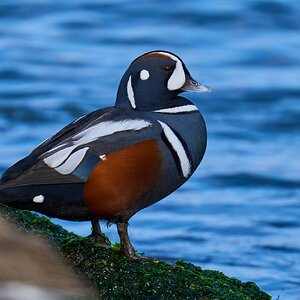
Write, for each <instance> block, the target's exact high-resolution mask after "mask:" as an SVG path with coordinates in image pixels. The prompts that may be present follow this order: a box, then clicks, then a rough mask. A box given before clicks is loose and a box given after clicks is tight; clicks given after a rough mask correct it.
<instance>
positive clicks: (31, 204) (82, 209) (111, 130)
mask: <svg viewBox="0 0 300 300" xmlns="http://www.w3.org/2000/svg"><path fill="white" fill-rule="evenodd" d="M185 91H191V92H209V91H210V89H209V88H208V87H207V86H205V85H202V84H199V83H198V82H197V81H196V80H194V79H193V78H192V77H191V75H190V73H189V71H188V70H187V68H186V66H185V64H184V63H183V61H182V60H181V59H180V58H179V57H178V56H177V55H175V54H173V53H170V52H167V51H152V52H148V53H145V54H143V55H141V56H139V57H138V58H137V59H135V60H134V61H133V62H132V63H131V65H130V66H129V68H128V70H127V71H126V72H125V74H124V76H123V78H122V79H121V82H120V85H119V89H118V93H117V98H116V102H115V106H112V107H106V108H102V109H99V110H96V111H94V112H91V113H89V114H88V115H86V116H83V117H81V118H79V119H78V120H76V121H74V122H72V123H71V124H69V125H67V126H66V127H65V128H63V129H62V130H61V131H59V132H58V133H57V134H55V135H54V136H52V137H51V138H49V139H47V140H46V141H44V142H43V143H42V144H40V145H39V146H38V147H37V148H35V149H34V150H33V151H32V152H31V153H30V154H29V155H28V156H27V157H25V158H23V159H22V160H20V161H19V162H17V163H16V164H15V165H13V166H12V167H11V168H9V169H8V170H7V171H6V172H5V173H4V175H3V176H2V178H1V180H0V203H4V204H6V205H9V206H11V207H15V208H20V209H26V210H32V211H36V212H40V213H42V214H45V215H48V216H50V217H55V218H60V219H64V220H72V221H84V220H90V221H91V222H92V234H93V236H94V237H96V238H97V240H98V241H99V242H100V243H103V244H104V243H105V241H104V239H103V238H102V235H101V229H100V225H99V220H106V221H108V222H110V223H116V225H117V229H118V233H119V236H120V242H121V250H122V252H123V253H124V255H126V256H127V257H129V258H132V259H136V258H138V256H137V255H136V252H135V250H134V248H133V246H132V244H131V242H130V240H129V237H128V232H127V227H128V221H129V219H130V218H131V217H132V216H133V215H134V214H135V213H137V212H138V211H140V210H141V209H143V208H145V207H147V206H149V205H152V204H153V203H155V202H157V201H159V200H161V199H163V198H164V197H166V196H167V195H169V194H170V193H172V192H173V191H175V190H176V189H177V188H178V187H180V186H181V185H182V184H183V183H184V182H185V181H186V180H187V179H188V178H189V177H190V176H191V175H192V173H193V172H194V171H195V170H196V168H197V166H198V165H199V163H200V161H201V160H202V157H203V155H204V152H205V148H206V127H205V122H204V120H203V118H202V116H201V113H200V112H199V110H198V109H197V107H196V106H195V105H194V104H193V103H192V102H191V101H189V100H188V99H186V98H183V97H181V96H179V94H181V93H182V92H185Z"/></svg>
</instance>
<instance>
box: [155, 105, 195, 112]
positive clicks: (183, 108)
mask: <svg viewBox="0 0 300 300" xmlns="http://www.w3.org/2000/svg"><path fill="white" fill-rule="evenodd" d="M192 111H198V108H197V106H196V105H182V106H176V107H169V108H163V109H158V110H154V111H153V112H156V113H165V114H177V113H184V112H192Z"/></svg>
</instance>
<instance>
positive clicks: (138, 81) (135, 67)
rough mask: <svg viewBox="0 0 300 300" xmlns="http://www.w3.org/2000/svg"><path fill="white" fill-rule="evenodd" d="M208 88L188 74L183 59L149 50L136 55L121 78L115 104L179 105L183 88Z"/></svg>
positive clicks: (136, 107) (144, 107) (129, 106)
mask: <svg viewBox="0 0 300 300" xmlns="http://www.w3.org/2000/svg"><path fill="white" fill-rule="evenodd" d="M187 91H191V92H210V91H211V90H210V88H209V87H207V86H205V85H203V84H200V83H198V82H197V81H196V80H195V79H193V78H192V77H191V75H190V72H189V71H188V69H187V68H186V66H185V64H184V63H183V61H182V60H181V59H180V58H179V57H178V56H177V55H175V54H173V53H171V52H167V51H151V52H148V53H145V54H143V55H141V56H139V57H138V58H136V59H135V60H134V61H133V62H132V63H131V64H130V66H129V68H128V69H127V71H126V72H125V74H124V75H123V78H122V80H121V82H120V85H119V89H118V94H117V100H116V107H118V108H124V109H134V110H138V111H154V110H157V109H162V108H169V107H174V106H176V105H178V103H176V101H177V102H178V101H179V102H180V101H182V100H181V99H184V98H181V97H178V95H179V94H180V93H182V92H187Z"/></svg>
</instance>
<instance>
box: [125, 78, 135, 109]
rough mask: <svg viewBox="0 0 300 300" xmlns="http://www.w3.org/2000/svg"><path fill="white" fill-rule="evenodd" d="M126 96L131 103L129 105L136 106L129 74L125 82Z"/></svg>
mask: <svg viewBox="0 0 300 300" xmlns="http://www.w3.org/2000/svg"><path fill="white" fill-rule="evenodd" d="M127 96H128V100H129V102H130V104H131V107H132V108H136V104H135V98H134V92H133V88H132V83H131V76H129V79H128V82H127Z"/></svg>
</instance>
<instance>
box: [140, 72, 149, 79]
mask: <svg viewBox="0 0 300 300" xmlns="http://www.w3.org/2000/svg"><path fill="white" fill-rule="evenodd" d="M149 77H150V74H149V72H148V71H147V70H142V71H141V73H140V78H141V79H142V80H147V79H148V78H149Z"/></svg>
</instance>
